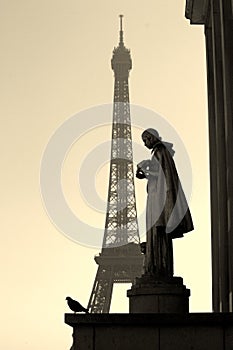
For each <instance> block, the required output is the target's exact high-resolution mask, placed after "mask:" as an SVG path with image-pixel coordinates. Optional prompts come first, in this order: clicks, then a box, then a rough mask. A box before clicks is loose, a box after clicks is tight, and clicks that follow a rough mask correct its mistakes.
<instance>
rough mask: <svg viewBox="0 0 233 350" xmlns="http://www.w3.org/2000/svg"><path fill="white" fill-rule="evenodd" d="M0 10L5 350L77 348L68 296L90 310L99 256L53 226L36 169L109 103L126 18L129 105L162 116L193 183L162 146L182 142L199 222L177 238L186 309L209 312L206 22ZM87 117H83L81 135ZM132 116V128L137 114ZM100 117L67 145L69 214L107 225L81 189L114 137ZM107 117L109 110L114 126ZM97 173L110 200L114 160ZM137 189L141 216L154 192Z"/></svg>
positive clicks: (168, 11) (83, 8)
mask: <svg viewBox="0 0 233 350" xmlns="http://www.w3.org/2000/svg"><path fill="white" fill-rule="evenodd" d="M0 4H1V14H0V16H1V19H0V27H1V29H0V42H1V58H0V60H1V65H0V70H1V79H0V82H1V96H2V99H1V101H2V102H1V107H0V108H1V120H2V123H1V125H2V127H1V139H0V140H1V153H2V156H1V162H2V172H1V174H2V181H1V187H2V188H1V202H2V203H1V208H2V211H1V255H0V257H1V265H0V266H1V280H2V287H1V288H2V291H1V301H0V302H1V316H0V317H1V324H2V336H1V341H0V342H1V347H2V348H4V350H12V349H17V350H27V349H33V350H41V349H43V350H49V349H55V348H56V350H64V349H69V348H70V346H71V342H72V337H71V334H72V329H71V328H70V327H69V326H67V325H65V324H64V321H63V317H64V313H65V312H68V308H67V305H66V302H65V297H66V296H67V295H69V296H72V297H74V298H77V299H78V300H79V301H80V302H81V303H82V304H83V305H85V306H86V305H87V303H88V300H89V296H90V292H91V288H92V285H93V282H94V278H95V274H96V271H97V265H96V264H95V262H94V259H93V258H94V255H96V254H98V253H99V249H98V248H91V247H87V246H86V245H85V244H82V242H80V244H78V243H75V242H74V241H72V240H71V239H69V238H67V237H66V236H65V235H64V234H62V233H61V232H60V230H59V228H58V227H57V226H56V223H54V222H52V221H51V219H50V218H49V215H48V214H47V212H46V205H45V203H43V201H42V196H41V189H40V166H41V160H42V157H43V154H44V151H45V150H46V146H47V144H48V142H49V140H50V139H51V137H52V135H53V134H54V132H55V131H56V130H57V129H58V128H59V127H61V126H62V125H63V124H64V123H67V122H68V121H69V120H70V118H71V117H72V116H74V115H76V114H77V113H80V112H81V111H85V110H86V109H89V108H95V106H100V105H104V104H109V103H111V102H112V98H113V86H114V85H113V83H114V77H113V72H112V70H111V65H110V60H111V55H112V50H113V47H114V46H117V45H118V39H119V35H118V31H119V20H118V15H119V14H121V13H122V14H124V41H125V45H126V47H128V48H130V50H131V56H132V61H133V68H132V71H131V72H130V80H129V86H130V101H131V103H132V104H134V105H137V106H140V108H142V109H143V108H144V109H146V110H152V111H154V112H156V113H157V114H159V115H160V116H161V118H162V119H163V120H166V123H168V124H169V125H171V126H172V128H173V129H174V130H175V134H176V135H178V136H179V139H180V140H181V141H182V142H183V144H184V145H185V149H186V152H187V154H188V158H189V161H190V162H191V166H192V181H191V179H190V178H189V177H188V178H187V173H186V169H187V168H188V162H186V158H182V156H181V153H180V152H179V149H180V148H179V147H178V145H176V142H175V140H176V137H174V139H169V140H167V139H166V141H171V142H173V143H174V148H175V150H177V154H176V157H177V158H175V160H176V161H177V167H178V171H179V174H180V177H181V181H182V182H185V183H186V185H185V186H184V188H186V186H187V190H188V191H191V192H192V195H191V199H190V202H189V203H190V209H191V213H192V216H193V221H194V226H195V230H194V231H193V232H191V233H189V234H187V235H186V236H185V237H184V238H182V239H179V240H176V241H175V242H174V259H175V275H176V276H181V277H183V279H184V284H185V285H186V286H187V287H188V288H190V289H191V297H190V311H191V312H207V311H211V269H210V265H211V255H210V219H209V175H208V171H209V164H208V162H209V160H208V120H207V92H206V69H205V41H204V39H205V38H204V32H203V28H202V26H191V25H190V24H189V21H188V20H186V19H185V17H184V11H185V0H176V1H174V0H147V1H144V2H142V1H138V0H134V1H132V0H126V1H123V0H118V1H107V0H99V1H90V0H86V1H80V0H66V1H65V0H46V1H45V0H30V1H29V0H21V1H16V0H10V1H4V0H0ZM97 110H98V108H97ZM82 113H83V112H82ZM82 113H81V114H80V117H79V119H77V120H78V121H79V120H80V128H81V127H84V129H85V127H86V125H85V118H82V115H83V114H82ZM84 114H85V113H84ZM131 117H132V125H133V124H134V115H133V113H132V115H131ZM94 118H96V120H95V123H97V124H98V120H100V122H99V128H98V127H96V128H93V129H91V130H89V131H88V130H87V132H86V134H85V133H83V135H82V137H81V138H80V140H77V142H75V143H74V144H73V145H70V149H69V152H68V153H67V155H66V159H65V160H64V162H63V168H62V186H63V191H64V196H65V198H66V200H67V203H68V205H69V206H70V208H71V210H72V212H73V213H74V214H75V215H76V216H79V218H80V220H81V221H82V222H84V223H88V224H89V225H92V227H98V228H99V229H101V228H104V220H105V215H104V214H105V213H104V212H103V211H102V212H100V211H98V210H95V208H94V207H93V206H90V205H88V202H87V200H86V198H83V195H82V194H80V188H79V189H78V181H77V178H78V175H77V174H78V173H79V171H80V169H81V167H82V164H83V162H84V161H85V157H87V155H89V154H90V153H91V152H92V150H95V147H97V146H98V145H100V144H101V143H102V142H104V141H105V138H106V141H109V140H110V137H111V130H110V128H109V125H107V126H103V125H102V124H101V123H102V119H101V118H102V117H101V116H100V115H99V114H98V113H97V114H96V116H94ZM98 118H99V119H98ZM141 119H142V124H141V127H142V128H143V127H144V126H145V127H154V128H158V130H159V129H160V125H157V124H156V122H155V125H144V124H143V120H144V123H145V122H146V118H144V115H143V114H142V115H141ZM111 120H112V115H111V113H109V124H110V123H111ZM150 120H152V122H153V119H150ZM155 120H156V119H155ZM162 129H163V130H164V134H165V135H163V136H164V137H165V138H166V136H167V137H168V135H169V133H167V134H166V128H165V129H164V127H163V128H162ZM99 131H100V132H99ZM140 133H141V129H140V128H137V127H135V128H134V127H133V140H134V143H135V145H139V146H140V145H141V140H140ZM171 138H172V137H171ZM106 147H107V146H106ZM135 147H136V146H135ZM107 152H109V154H110V150H108V149H107ZM135 152H136V151H135ZM145 152H146V153H145V156H147V157H148V158H149V157H150V154H149V153H148V152H147V151H146V150H145ZM96 156H97V158H98V157H99V154H98V153H97V154H96ZM179 157H180V158H179ZM184 159H185V161H184ZM182 161H183V163H182ZM100 165H101V166H100V168H98V169H96V173H95V186H96V193H97V194H98V195H99V197H100V198H101V199H102V200H103V201H105V200H106V195H107V186H108V164H107V163H106V161H103V163H102V164H100ZM182 175H183V176H182ZM50 176H51V177H53V174H50ZM135 183H136V195H137V205H138V209H139V213H140V212H142V211H143V210H144V207H145V198H146V197H145V196H146V184H145V182H144V183H143V182H142V183H140V184H139V183H138V181H136V180H135ZM87 187H88V184H87ZM82 190H85V185H84V188H83V189H82V188H81V192H82ZM84 197H85V194H84ZM56 204H57V203H54V205H56ZM62 215H63V214H62V213H61V216H62ZM87 230H88V228H87ZM81 234H82V235H83V237H84V236H85V235H87V234H88V232H87V231H85V230H84V231H83V232H82V233H81ZM127 288H128V286H125V285H120V286H116V288H115V289H114V294H113V305H112V309H111V311H112V312H127V307H128V306H127V305H128V301H127V298H126V296H125V290H126V289H127Z"/></svg>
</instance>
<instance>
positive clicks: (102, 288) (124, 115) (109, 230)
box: [88, 15, 142, 313]
mask: <svg viewBox="0 0 233 350" xmlns="http://www.w3.org/2000/svg"><path fill="white" fill-rule="evenodd" d="M119 17H120V42H119V45H118V46H117V47H116V48H114V50H113V56H112V60H111V66H112V69H113V71H114V76H115V85H114V102H113V123H112V149H111V161H110V177H109V188H108V204H107V213H106V222H105V231H104V238H103V245H102V250H101V253H100V254H99V256H97V257H95V261H96V263H97V264H98V270H97V274H96V278H95V281H94V285H93V289H92V293H91V296H90V300H89V304H88V308H89V311H90V312H91V313H107V312H109V310H110V304H111V298H112V290H113V284H114V283H132V282H133V280H134V279H135V277H137V276H140V275H141V272H142V254H141V251H140V245H139V243H140V239H139V233H138V222H137V210H136V201H135V188H134V171H133V152H132V138H131V119H130V104H129V86H128V78H129V71H130V69H131V68H132V60H131V56H130V51H129V50H128V49H127V48H126V47H125V45H124V42H123V29H122V18H123V15H120V16H119ZM125 297H126V296H125Z"/></svg>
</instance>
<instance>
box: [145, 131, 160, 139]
mask: <svg viewBox="0 0 233 350" xmlns="http://www.w3.org/2000/svg"><path fill="white" fill-rule="evenodd" d="M146 134H149V135H152V136H155V137H156V138H157V139H159V140H162V138H161V137H160V136H159V133H158V131H157V130H155V129H152V128H149V129H146V130H145V131H143V133H142V137H143V136H144V135H146Z"/></svg>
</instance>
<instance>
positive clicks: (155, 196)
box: [145, 141, 193, 276]
mask: <svg viewBox="0 0 233 350" xmlns="http://www.w3.org/2000/svg"><path fill="white" fill-rule="evenodd" d="M173 153H174V151H173V150H172V144H169V143H166V142H164V143H163V142H160V141H159V142H157V143H156V144H155V146H154V148H153V151H152V159H151V161H150V165H149V169H148V172H147V176H146V177H147V179H148V183H147V193H148V196H147V211H146V225H147V246H146V262H145V272H148V273H152V274H156V275H169V276H171V275H173V251H172V239H173V238H179V237H182V236H183V235H184V234H185V233H187V232H189V231H191V230H193V222H192V218H191V214H190V211H189V208H188V204H187V201H186V198H185V195H184V192H183V189H182V186H181V183H180V180H179V177H178V174H177V171H176V166H175V163H174V161H173V158H172V155H173Z"/></svg>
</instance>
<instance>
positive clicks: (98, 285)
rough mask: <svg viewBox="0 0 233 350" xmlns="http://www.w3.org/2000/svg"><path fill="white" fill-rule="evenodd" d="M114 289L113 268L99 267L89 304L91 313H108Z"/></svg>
mask: <svg viewBox="0 0 233 350" xmlns="http://www.w3.org/2000/svg"><path fill="white" fill-rule="evenodd" d="M112 289H113V269H112V267H111V266H107V267H106V266H99V267H98V271H97V274H96V278H95V282H94V286H93V289H92V293H91V296H90V300H89V303H88V309H89V311H90V312H91V313H108V312H109V310H110V304H111V297H112Z"/></svg>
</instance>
